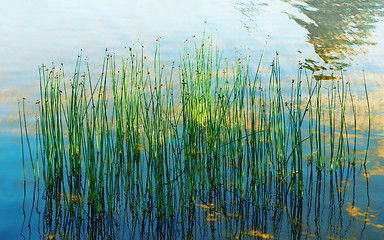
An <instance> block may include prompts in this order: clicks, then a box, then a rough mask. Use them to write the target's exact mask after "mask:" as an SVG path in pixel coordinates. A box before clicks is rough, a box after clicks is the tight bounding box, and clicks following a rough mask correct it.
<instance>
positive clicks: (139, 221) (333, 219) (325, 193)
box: [21, 163, 382, 239]
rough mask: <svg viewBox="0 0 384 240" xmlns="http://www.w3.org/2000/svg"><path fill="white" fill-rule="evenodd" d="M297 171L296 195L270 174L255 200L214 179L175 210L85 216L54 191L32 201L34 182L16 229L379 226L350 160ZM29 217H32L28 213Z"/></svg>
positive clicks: (178, 232)
mask: <svg viewBox="0 0 384 240" xmlns="http://www.w3.org/2000/svg"><path fill="white" fill-rule="evenodd" d="M305 175H306V177H305V181H304V183H305V186H306V190H305V192H304V194H303V195H301V194H297V192H295V191H292V189H291V186H292V185H291V183H288V182H284V181H279V180H277V179H276V178H274V177H270V178H268V181H267V182H268V183H266V184H265V188H260V192H259V193H260V198H259V199H260V201H255V200H251V199H247V198H241V197H240V196H239V195H238V194H237V193H236V191H234V189H230V188H228V187H225V186H221V187H218V188H216V189H212V190H211V191H209V192H206V191H204V192H197V195H199V196H201V197H200V198H199V199H197V200H196V204H195V205H194V206H191V207H189V208H186V209H185V211H181V209H182V208H181V203H180V202H179V203H178V204H176V205H175V206H174V207H175V210H176V212H177V214H175V215H174V216H172V217H169V218H162V217H158V216H157V211H156V210H153V211H145V212H143V213H142V214H132V213H134V212H135V210H134V207H133V206H132V205H131V206H130V205H129V204H127V205H122V206H121V208H120V209H115V210H113V209H106V210H105V211H102V212H100V213H99V214H97V216H94V217H92V212H91V210H87V209H84V208H81V207H73V208H72V211H69V210H66V208H63V206H62V205H63V202H62V200H60V199H45V200H43V201H40V202H39V201H38V198H39V197H38V196H40V191H42V189H39V188H37V187H36V185H34V186H33V187H29V188H28V187H26V192H25V197H26V196H27V194H31V193H32V195H33V198H32V199H27V201H26V202H27V204H26V205H28V203H29V204H31V212H30V214H24V223H28V226H26V224H23V226H22V231H21V235H22V236H23V238H24V239H33V238H35V237H36V236H37V235H38V237H39V238H40V239H57V238H61V239H80V238H82V239H105V238H109V239H119V238H129V239H180V238H183V239H193V238H202V239H211V238H220V237H227V238H232V239H243V238H252V237H257V238H258V239H276V238H279V237H282V238H287V237H288V238H290V239H301V238H307V237H316V238H322V237H324V236H328V237H331V238H340V237H342V238H348V237H349V236H350V235H349V234H350V232H349V231H350V224H351V222H353V221H354V220H359V221H362V222H363V221H365V223H364V226H363V229H361V231H362V232H363V231H364V229H365V227H366V225H370V226H374V227H377V228H380V227H382V226H381V225H380V224H375V223H371V222H370V221H369V219H367V218H373V217H375V212H374V211H373V210H369V212H368V209H369V207H368V206H364V205H359V206H357V205H356V202H357V200H358V199H362V198H365V197H368V196H356V195H355V190H354V189H355V178H356V177H357V174H356V169H355V167H354V166H352V165H350V164H346V165H341V166H340V168H339V171H337V172H336V173H331V175H328V173H326V172H325V171H318V170H317V169H316V167H315V165H313V164H311V163H308V168H307V172H306V174H305ZM367 180H368V178H367ZM130 195H133V193H127V196H126V197H130V198H134V197H135V196H130ZM169 197H171V198H172V197H174V196H169ZM175 203H176V201H175ZM74 204H75V205H76V204H77V203H74ZM26 207H27V208H28V206H26ZM39 209H43V211H42V213H43V214H40V211H39ZM364 210H366V211H365V212H364ZM36 217H37V218H38V219H39V221H37V222H36V221H35V222H34V221H31V219H33V218H36ZM364 219H365V220H364ZM325 223H326V226H327V227H324V224H325ZM31 224H32V225H31ZM34 224H36V225H37V226H34ZM31 229H32V232H31ZM35 229H37V232H33V231H36V230H35ZM362 236H363V233H362Z"/></svg>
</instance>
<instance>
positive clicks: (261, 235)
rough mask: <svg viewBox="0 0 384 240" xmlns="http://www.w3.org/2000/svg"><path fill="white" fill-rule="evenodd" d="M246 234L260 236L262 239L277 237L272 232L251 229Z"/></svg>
mask: <svg viewBox="0 0 384 240" xmlns="http://www.w3.org/2000/svg"><path fill="white" fill-rule="evenodd" d="M246 234H247V235H249V236H252V237H259V238H261V239H275V237H274V236H273V235H272V234H268V233H263V232H261V231H259V230H250V231H249V232H247V233H246Z"/></svg>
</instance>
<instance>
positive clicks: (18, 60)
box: [0, 0, 384, 239]
mask: <svg viewBox="0 0 384 240" xmlns="http://www.w3.org/2000/svg"><path fill="white" fill-rule="evenodd" d="M383 7H384V3H383V2H382V1H352V0H350V1H346V0H345V1H329V0H327V1H319V0H313V1H310V0H297V1H290V0H284V1H283V0H281V1H280V0H272V1H219V0H208V1H202V0H198V1H182V2H181V1H174V0H165V1H153V0H144V1H130V0H115V1H101V0H93V1H91V0H84V1H78V0H67V1H49V0H40V1H35V0H14V1H10V2H9V1H8V2H6V3H2V6H1V8H0V36H1V37H0V153H1V156H0V162H1V166H2V168H1V169H0V192H1V195H0V203H1V204H0V213H1V215H0V223H1V225H0V238H1V239H21V238H23V236H24V237H25V238H29V237H31V238H33V239H35V238H44V237H43V236H44V235H43V234H39V233H38V232H39V226H40V227H41V223H38V220H39V218H40V221H41V218H42V216H41V215H40V216H39V215H38V214H37V213H36V211H33V210H32V213H33V214H32V218H31V219H32V224H31V230H29V228H28V224H27V223H25V221H26V220H27V221H28V219H29V217H28V214H30V213H31V208H32V199H33V191H31V189H32V190H33V184H32V174H31V168H30V166H29V165H27V173H29V174H28V178H27V179H28V181H27V183H26V187H27V190H28V191H27V194H26V195H24V184H23V169H22V158H21V156H22V155H21V144H20V136H19V123H18V110H17V101H18V100H22V98H23V97H25V98H26V107H27V108H26V109H27V111H26V113H27V115H28V116H29V118H30V121H31V123H32V122H33V120H34V116H35V114H36V112H37V109H36V108H35V101H36V100H37V99H38V81H39V76H38V67H39V65H41V64H43V63H44V64H45V65H48V66H50V65H51V63H52V62H54V64H55V65H57V66H58V65H60V64H61V63H63V64H64V66H65V69H66V73H68V76H70V75H71V74H73V68H74V64H75V61H76V58H77V55H78V54H79V53H80V52H81V51H82V53H83V56H88V57H89V58H90V63H91V67H92V70H93V74H95V75H97V74H98V71H99V67H100V65H101V63H102V61H103V56H104V50H105V48H108V49H109V50H110V51H115V52H116V54H117V56H118V57H121V56H123V55H124V54H125V53H126V51H125V50H124V49H125V47H126V46H132V45H134V46H136V45H137V44H143V45H144V46H145V47H146V48H145V49H146V54H147V55H148V56H149V58H150V57H151V56H153V50H154V45H155V40H156V39H157V38H158V37H161V48H162V50H161V51H162V60H163V62H164V63H165V64H170V63H171V62H172V61H177V60H178V58H179V50H180V49H179V47H180V46H182V45H183V42H184V41H185V40H186V39H188V41H190V42H191V44H192V41H193V36H194V35H196V36H198V37H200V36H201V35H202V33H203V31H204V29H205V32H206V33H207V34H210V35H213V38H214V39H215V41H217V45H218V47H219V48H220V49H221V50H223V51H224V55H226V56H228V58H231V57H233V56H234V55H235V53H234V51H235V49H237V51H238V52H245V53H247V54H250V55H252V57H253V58H254V59H259V57H260V54H261V52H262V51H263V49H265V54H264V60H263V65H262V71H264V72H268V67H269V64H270V62H271V61H272V60H273V58H274V57H275V53H276V51H278V52H279V58H280V65H281V66H282V77H283V78H286V79H291V78H294V77H295V76H296V71H297V66H298V63H299V61H301V62H305V59H312V60H314V61H316V64H313V65H311V66H314V65H319V66H325V67H326V68H327V70H326V71H325V73H326V74H330V73H332V72H333V71H332V70H330V69H333V68H337V67H339V66H341V65H342V66H345V67H344V70H345V72H344V73H343V74H344V76H345V78H346V79H347V80H348V81H351V82H352V83H354V85H353V88H354V90H355V91H356V92H358V93H363V92H362V90H363V88H362V71H363V70H365V73H366V77H367V83H368V90H369V94H370V101H371V108H372V112H373V114H374V115H373V119H372V134H373V135H374V136H375V137H374V138H372V140H371V148H370V155H369V158H368V165H367V172H368V174H369V200H370V202H369V204H368V202H367V197H366V195H367V194H366V192H367V188H366V182H365V181H364V177H363V175H362V173H361V172H359V173H358V174H357V175H358V177H357V180H356V181H357V183H356V189H357V191H358V192H360V193H359V194H356V195H357V196H359V199H357V202H358V206H359V207H360V210H359V211H358V213H357V214H356V215H355V216H354V217H353V219H352V227H351V228H348V232H347V234H346V235H345V236H343V237H356V238H363V239H370V238H373V237H374V236H377V234H383V235H384V214H383V213H384V205H383V203H382V199H383V197H384V189H383V185H382V182H383V181H384V151H383V149H384V120H383V119H384V111H383V109H384V101H383V99H384V98H383V95H382V92H383V90H384V59H383V57H382V56H384V42H383V39H384V21H383V18H382V12H383ZM336 15H337V16H340V17H339V18H333V17H334V16H336ZM335 21H336V22H335ZM204 22H206V23H204ZM336 23H337V24H336ZM336 33H337V34H336ZM333 34H334V35H333ZM330 56H335V57H337V61H331V60H330ZM326 62H328V64H326ZM336 73H339V72H338V71H336ZM356 99H357V100H356V106H357V109H358V114H359V119H360V120H361V121H360V122H359V123H358V129H359V133H360V134H364V133H366V132H367V128H368V125H367V122H368V121H367V112H366V109H365V102H364V101H365V100H364V96H363V95H359V94H358V96H356ZM31 134H33V133H31ZM28 160H29V159H28V158H26V161H28ZM348 194H349V195H351V194H352V193H351V192H350V191H348V192H347V195H348ZM24 196H26V198H25V205H24V209H25V212H26V213H25V216H26V217H25V216H24V214H23V201H24ZM40 197H41V196H40ZM348 199H349V200H350V201H351V198H348ZM40 203H41V204H40V207H41V206H42V205H44V204H43V200H40ZM342 206H343V207H342V209H341V210H342V211H343V214H342V216H344V217H345V216H349V215H348V213H349V212H348V211H347V209H348V207H347V205H342ZM367 206H368V209H369V210H368V211H367V213H368V216H370V221H366V220H364V213H365V212H366V211H365V209H366V207H367ZM355 210H356V209H355ZM23 221H24V224H23ZM201 221H202V223H201V225H200V226H202V229H205V228H204V224H206V222H204V220H201ZM364 223H365V224H364ZM250 224H251V223H250ZM322 224H324V225H327V219H326V218H325V219H324V220H323V222H322ZM128 225H129V224H128ZM217 226H218V227H222V225H220V224H218V225H217ZM364 226H366V227H364ZM343 227H345V226H344V225H343ZM196 229H197V228H196ZM30 231H31V232H32V233H31V235H30V236H29V232H30ZM201 231H203V233H200V234H195V235H192V236H193V238H201V239H204V238H205V237H208V236H211V235H209V234H208V235H204V234H205V233H204V231H208V230H207V229H205V230H201ZM242 231H246V230H242ZM218 232H220V231H218ZM222 232H225V231H221V233H222ZM234 232H236V229H232V233H230V235H229V236H230V237H229V238H232V237H236V235H234ZM361 232H363V233H361ZM328 233H329V231H328V232H327V231H325V232H324V233H323V235H322V236H323V237H326V235H327V234H328ZM215 234H216V235H215ZM215 234H213V236H216V237H226V236H225V235H220V234H219V233H217V232H216V233H215ZM117 236H123V235H121V234H118V235H117ZM124 236H127V235H124ZM135 236H137V235H135ZM177 236H179V237H180V235H177ZM204 236H205V237H204ZM303 236H304V234H303ZM243 237H245V238H246V237H255V236H253V235H246V234H245V235H244V236H243ZM275 237H277V236H275ZM279 237H280V238H291V237H292V236H289V235H284V234H283V235H279ZM309 238H311V236H309Z"/></svg>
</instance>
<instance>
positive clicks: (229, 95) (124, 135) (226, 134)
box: [20, 37, 369, 217]
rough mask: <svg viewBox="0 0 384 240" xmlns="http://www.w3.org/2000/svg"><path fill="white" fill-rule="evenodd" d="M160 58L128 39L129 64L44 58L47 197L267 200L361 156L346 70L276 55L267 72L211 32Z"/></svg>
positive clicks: (152, 203)
mask: <svg viewBox="0 0 384 240" xmlns="http://www.w3.org/2000/svg"><path fill="white" fill-rule="evenodd" d="M152 63H153V66H151V65H150V63H149V62H148V60H147V58H146V57H145V55H144V50H143V48H139V49H136V50H134V49H131V48H130V49H129V54H128V57H127V58H123V59H122V60H121V66H120V67H119V66H118V65H119V64H118V63H117V61H116V56H115V54H112V53H109V52H106V55H105V59H104V63H103V66H102V69H101V74H100V77H99V78H98V79H97V80H96V81H95V80H91V72H90V69H89V65H88V62H86V70H85V72H82V71H84V70H81V66H82V57H81V56H79V57H78V59H77V63H76V68H75V73H74V75H73V77H72V78H71V79H70V80H68V79H67V78H66V75H65V74H64V69H63V66H61V67H60V68H59V69H56V68H55V67H52V68H48V67H45V66H42V67H41V68H40V94H41V95H40V99H39V100H38V102H37V103H38V105H39V114H38V118H37V124H36V130H37V136H36V144H37V145H36V155H37V157H36V159H35V160H32V164H33V163H34V162H36V163H41V165H42V166H41V172H42V178H43V181H44V184H45V195H46V199H47V201H48V203H49V204H48V206H49V207H50V208H65V209H67V210H69V211H70V212H74V211H75V210H76V209H77V210H80V214H81V213H82V212H83V211H84V212H85V213H87V214H88V216H91V217H95V216H99V214H100V213H103V212H111V211H116V209H119V208H120V207H121V206H129V208H130V209H131V211H133V212H134V213H135V214H141V213H145V212H156V215H157V216H159V217H170V216H172V215H173V214H175V213H176V212H183V211H184V210H185V209H189V208H191V207H193V206H194V204H195V203H196V199H197V198H198V197H201V196H198V195H197V194H198V193H204V192H212V191H221V192H225V191H231V192H232V193H233V194H234V195H236V196H237V198H238V199H239V200H240V201H247V202H250V203H253V204H255V205H262V204H263V203H264V201H265V198H264V197H263V194H262V192H263V189H265V188H266V186H267V185H270V184H273V185H274V189H275V190H276V191H278V190H279V189H280V188H281V187H282V186H283V185H284V186H286V188H284V189H285V190H284V191H289V192H291V193H294V194H296V195H297V196H299V197H300V196H302V194H303V191H304V189H305V182H304V175H305V174H306V171H305V170H306V167H307V164H314V165H315V166H316V168H317V170H318V171H322V170H323V169H329V171H331V172H336V171H337V169H338V166H339V165H340V164H346V163H348V164H349V163H350V164H355V162H356V148H357V142H356V139H357V131H356V125H357V123H356V121H357V119H356V118H357V116H356V111H355V106H354V105H353V96H352V92H351V88H350V85H349V84H348V83H347V82H344V80H343V78H341V79H339V80H331V81H327V82H321V81H316V80H315V79H314V77H311V76H308V75H306V74H304V73H305V72H304V70H303V69H302V67H301V66H299V70H298V76H297V78H296V79H294V80H288V81H289V82H287V81H285V80H284V81H282V80H281V79H280V66H279V60H278V55H276V59H275V60H274V61H273V63H272V65H271V72H270V77H269V79H268V80H263V79H262V78H261V74H260V65H261V60H260V62H259V63H258V66H257V68H256V69H253V68H252V67H251V66H250V58H249V57H247V56H246V57H240V58H238V59H236V61H234V62H232V63H230V62H229V61H228V60H227V59H225V60H223V59H222V53H221V52H220V51H218V50H217V49H216V48H215V47H214V44H213V43H212V39H210V38H209V37H208V38H203V40H202V42H201V43H200V44H198V43H196V41H195V43H194V46H193V48H192V49H190V48H189V46H188V44H187V43H186V44H185V45H184V48H183V49H182V52H181V54H180V62H179V64H173V65H172V66H169V67H165V66H164V65H162V63H161V61H160V43H159V41H158V43H157V44H156V50H155V57H154V59H153V62H152ZM252 72H254V73H253V74H252ZM251 74H252V75H253V77H251ZM367 100H368V95H367ZM348 109H352V113H353V114H352V116H349V115H348V116H347V114H348V113H349V111H348ZM20 112H21V113H20V128H21V131H22V135H24V132H25V137H26V139H27V140H28V135H26V134H27V127H26V124H24V123H26V119H25V115H24V108H23V109H22V110H20ZM350 117H352V118H353V119H354V121H353V122H354V125H352V126H350V125H348V124H347V121H346V118H350ZM368 138H369V136H368ZM22 141H23V136H22ZM23 146H24V145H23ZM28 146H29V142H28ZM30 149H31V147H30V146H29V151H30ZM30 155H31V158H32V153H31V154H30ZM23 165H24V160H23ZM36 166H37V167H36ZM35 167H36V168H37V172H38V168H39V167H38V165H36V164H34V165H33V169H35ZM34 176H35V180H38V179H39V176H37V177H36V174H35V173H34ZM280 190H281V189H280ZM285 194H287V193H285ZM68 196H69V197H68Z"/></svg>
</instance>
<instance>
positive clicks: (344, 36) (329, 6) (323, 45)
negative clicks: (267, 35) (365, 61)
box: [282, 0, 384, 69]
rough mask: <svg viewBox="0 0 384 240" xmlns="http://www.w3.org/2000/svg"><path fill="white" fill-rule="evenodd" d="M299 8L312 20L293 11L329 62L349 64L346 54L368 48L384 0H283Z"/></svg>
mask: <svg viewBox="0 0 384 240" xmlns="http://www.w3.org/2000/svg"><path fill="white" fill-rule="evenodd" d="M282 1H284V2H287V3H289V4H290V5H292V6H294V7H295V8H297V9H298V10H299V11H300V12H301V13H303V14H304V15H305V16H306V17H308V18H309V21H306V20H303V19H302V18H300V17H297V16H294V15H291V14H290V17H291V18H292V19H293V20H295V21H296V22H297V23H298V24H299V25H300V26H302V27H303V28H305V29H307V31H308V42H309V43H310V44H312V45H313V46H314V48H315V52H316V53H317V54H318V55H319V56H320V57H321V58H322V59H323V60H324V62H325V63H327V64H332V65H334V66H335V67H337V68H339V69H340V68H344V67H345V66H347V63H345V60H346V58H347V57H350V56H352V55H355V54H357V53H359V52H363V53H364V52H366V50H365V49H364V48H363V46H367V45H375V44H376V42H372V41H370V40H369V37H370V36H372V32H373V30H374V29H375V23H376V22H377V21H378V16H382V15H383V12H382V10H383V7H384V3H383V2H382V1H363V0H344V1H338V0H325V1H317V0H298V1H291V0H282Z"/></svg>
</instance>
